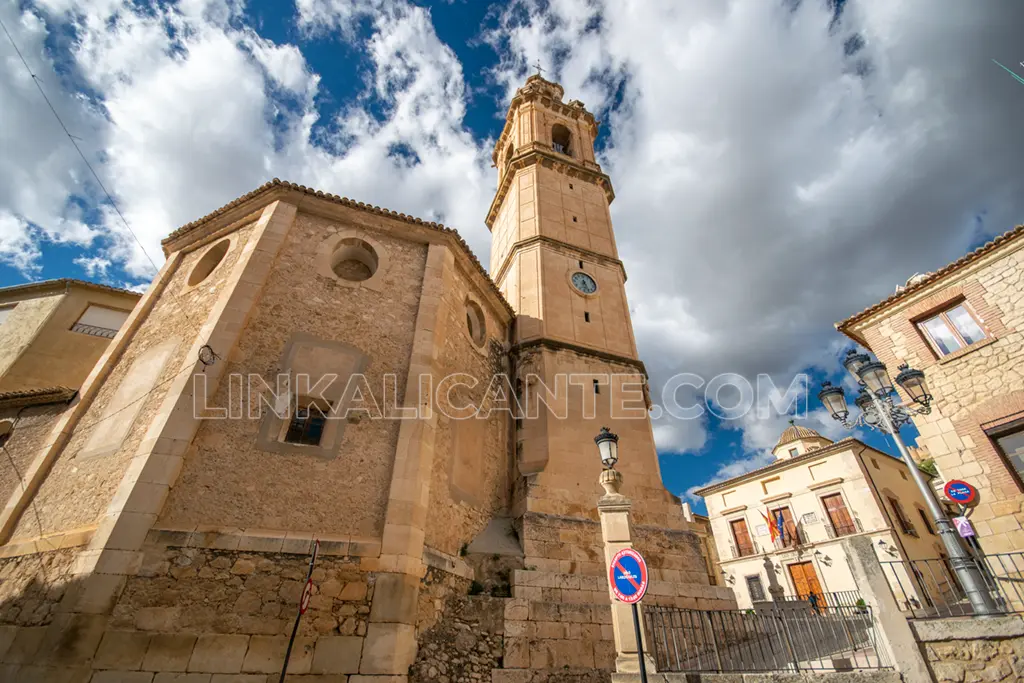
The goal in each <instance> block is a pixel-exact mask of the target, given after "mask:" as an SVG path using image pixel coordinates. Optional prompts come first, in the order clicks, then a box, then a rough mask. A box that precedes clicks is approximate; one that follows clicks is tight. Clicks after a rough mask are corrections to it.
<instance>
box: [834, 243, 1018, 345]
mask: <svg viewBox="0 0 1024 683" xmlns="http://www.w3.org/2000/svg"><path fill="white" fill-rule="evenodd" d="M1022 237H1024V225H1018V226H1017V227H1016V228H1014V229H1013V230H1009V231H1007V232H1004V233H1003V234H1002V235H999V236H998V237H996V238H995V239H993V240H992V241H991V242H988V243H986V244H984V245H982V246H980V247H978V248H977V249H975V250H974V251H972V252H970V253H969V254H966V255H964V256H961V257H960V258H958V259H957V260H956V261H953V262H952V263H950V264H948V265H946V266H943V267H942V268H939V269H938V270H936V271H934V272H932V273H928V274H927V275H926V276H925V277H923V278H921V279H920V280H918V281H917V282H915V283H914V284H912V285H907V286H906V287H904V288H903V289H902V290H900V291H897V292H896V293H895V294H893V295H892V296H890V297H888V298H887V299H884V300H882V301H880V302H878V303H876V304H873V305H872V306H868V307H867V308H865V309H864V310H863V311H861V312H860V313H856V314H854V315H852V316H850V317H849V318H846V319H845V320H841V321H839V322H837V323H836V325H835V326H836V329H837V330H839V331H840V332H842V333H843V334H845V335H847V336H849V337H854V336H856V337H857V338H858V341H859V340H860V339H859V335H858V333H857V330H855V329H854V327H855V326H858V323H861V322H863V321H864V320H867V319H868V318H870V317H871V316H872V315H874V314H876V313H880V312H888V311H889V309H890V308H891V307H893V306H894V305H895V304H897V303H899V302H904V301H908V300H910V299H911V297H912V295H914V294H918V293H922V292H925V291H926V290H927V291H932V290H934V289H937V288H939V287H942V286H944V283H945V282H947V280H946V278H947V277H950V276H952V275H954V274H956V273H958V272H960V271H962V270H963V269H964V268H966V267H967V266H970V265H973V264H975V263H977V262H978V261H979V260H981V259H982V258H984V257H985V256H989V255H990V254H993V253H994V252H995V251H996V250H1001V248H1002V247H1005V246H1007V245H1012V247H1013V248H1015V249H1016V248H1021V247H1022V246H1024V243H1016V244H1013V243H1014V242H1016V241H1017V240H1018V239H1020V238H1022Z"/></svg>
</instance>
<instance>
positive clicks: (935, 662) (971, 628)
mask: <svg viewBox="0 0 1024 683" xmlns="http://www.w3.org/2000/svg"><path fill="white" fill-rule="evenodd" d="M911 628H912V630H913V632H914V635H915V637H916V638H917V640H918V642H919V643H920V645H921V650H922V652H923V653H924V657H925V660H926V661H927V664H928V669H929V670H930V671H931V674H932V677H933V678H934V680H935V681H936V683H981V682H985V683H998V682H999V681H1020V680H1024V619H1022V618H1021V617H1019V616H1017V617H994V618H988V619H974V618H969V617H964V618H959V619H935V620H929V621H921V620H919V621H912V622H911Z"/></svg>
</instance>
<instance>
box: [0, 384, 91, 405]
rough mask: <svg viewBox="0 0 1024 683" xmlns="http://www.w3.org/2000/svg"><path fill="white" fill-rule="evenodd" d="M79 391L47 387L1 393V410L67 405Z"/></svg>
mask: <svg viewBox="0 0 1024 683" xmlns="http://www.w3.org/2000/svg"><path fill="white" fill-rule="evenodd" d="M77 393H78V391H77V390H75V389H69V388H68V387H46V388H45V389H24V390H19V391H5V392H3V393H0V408H19V407H28V406H40V405H46V404H49V403H67V402H69V401H70V400H71V399H72V398H74V397H75V394H77Z"/></svg>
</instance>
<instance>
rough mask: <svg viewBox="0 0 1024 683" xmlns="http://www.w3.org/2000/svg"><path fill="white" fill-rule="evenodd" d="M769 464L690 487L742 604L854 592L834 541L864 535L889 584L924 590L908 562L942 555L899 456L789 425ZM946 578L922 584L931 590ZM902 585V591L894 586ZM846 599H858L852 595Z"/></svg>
mask: <svg viewBox="0 0 1024 683" xmlns="http://www.w3.org/2000/svg"><path fill="white" fill-rule="evenodd" d="M772 453H773V455H774V456H775V462H773V463H772V464H770V465H767V466H765V467H762V468H760V469H756V470H754V471H752V472H748V473H746V474H743V475H740V476H738V477H734V478H732V479H729V480H727V481H722V482H718V483H716V484H712V485H711V486H707V487H705V488H703V489H700V490H698V491H697V495H699V496H702V497H703V498H704V500H705V502H706V503H707V508H708V517H709V518H710V523H711V530H712V534H713V535H714V540H715V544H716V546H717V549H718V556H719V562H720V567H721V576H722V579H723V582H724V584H725V585H726V586H729V587H731V588H732V589H733V591H734V592H735V594H736V601H737V603H738V604H739V606H740V607H741V608H748V607H752V606H754V605H755V604H756V603H759V602H762V601H765V600H771V599H773V598H775V599H781V598H783V597H784V596H798V597H800V598H804V599H807V598H809V596H810V595H811V594H814V595H816V596H817V597H818V598H819V599H822V600H826V601H828V600H832V599H834V596H843V595H846V596H850V595H852V593H851V592H852V591H856V589H857V586H856V585H855V584H854V580H853V576H852V574H851V572H850V569H849V567H848V565H847V561H846V556H845V552H844V550H843V547H842V544H841V542H840V541H841V539H843V538H845V537H851V536H858V535H865V536H869V537H870V538H871V540H872V544H873V545H874V547H875V552H876V554H877V555H878V559H879V560H880V561H881V562H883V563H886V562H888V563H892V564H890V565H887V568H888V569H889V570H890V571H887V576H888V577H890V580H891V581H894V582H896V581H899V582H902V583H904V584H906V586H907V588H908V589H904V590H903V592H904V593H905V594H907V595H908V596H909V597H910V599H912V600H913V599H917V596H922V597H921V598H920V599H921V600H922V601H923V600H924V597H923V594H924V592H923V591H916V590H914V587H915V582H914V581H911V580H910V577H907V576H906V575H905V566H906V565H904V564H896V563H900V562H904V561H906V560H919V559H925V558H941V557H944V555H943V551H942V543H941V541H940V540H939V537H938V536H937V535H936V530H935V528H934V525H933V523H932V521H931V519H930V517H929V515H928V512H927V507H926V503H925V501H924V499H923V498H922V496H921V494H920V492H919V491H918V489H917V487H916V486H915V485H914V480H913V478H912V477H911V476H910V473H909V472H908V471H907V466H906V465H905V464H904V463H903V461H901V460H897V459H896V458H894V457H892V456H890V455H888V454H886V453H883V452H882V451H878V450H875V449H874V448H872V447H870V446H868V445H867V444H864V443H862V442H861V441H858V440H857V439H853V438H848V439H843V440H841V441H837V442H833V441H831V440H830V439H827V438H825V437H823V436H822V435H821V434H819V433H818V432H816V431H814V430H813V429H808V428H806V427H802V426H799V425H793V424H791V425H790V426H789V427H788V428H786V430H785V431H783V433H782V435H781V436H780V437H779V441H778V443H777V444H776V446H775V448H774V449H773V450H772ZM950 578H951V577H946V576H941V577H937V579H936V580H934V581H933V580H932V579H927V578H926V577H917V579H918V581H920V580H927V581H928V583H929V584H935V585H930V586H929V588H930V589H931V592H930V593H929V594H931V595H936V594H941V593H942V591H943V588H944V587H946V586H947V585H948V586H952V585H953V584H952V581H951V580H950V581H947V579H950ZM901 588H902V587H901ZM852 599H853V600H855V599H856V597H855V596H854V597H853V598H852Z"/></svg>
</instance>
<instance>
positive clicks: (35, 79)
mask: <svg viewBox="0 0 1024 683" xmlns="http://www.w3.org/2000/svg"><path fill="white" fill-rule="evenodd" d="M0 28H3V30H4V33H5V34H6V35H7V40H9V41H11V47H13V48H14V51H15V52H16V53H17V54H18V59H20V60H21V63H22V64H24V65H25V70H26V71H28V75H29V76H31V77H32V82H33V83H35V86H36V89H37V90H39V94H40V95H42V96H43V100H45V101H46V106H48V107H49V108H50V111H51V112H53V116H54V118H56V119H57V123H59V124H60V127H61V129H62V130H63V131H64V134H65V135H67V136H68V140H70V141H71V144H72V145H74V147H75V151H76V152H78V156H80V157H82V161H83V162H85V166H86V168H88V169H89V172H90V173H92V177H93V178H95V179H96V184H97V185H99V188H100V189H101V190H103V194H104V195H106V197H107V201H108V202H110V206H111V207H113V209H114V211H115V212H116V213H117V216H118V218H120V219H121V222H122V223H124V227H125V229H127V230H128V233H129V234H130V235H131V236H132V237H133V238H135V242H136V243H137V244H138V245H139V249H141V250H142V253H143V255H145V257H146V259H147V260H148V261H149V263H150V265H151V266H153V270H154V271H155V272H157V273H159V272H160V268H159V267H158V266H157V265H156V261H154V260H153V258H152V257H151V256H150V255H149V252H148V251H146V247H145V245H143V244H142V240H140V239H139V236H138V235H136V234H135V231H134V230H132V226H130V225H129V224H128V220H127V219H126V218H125V217H124V214H122V213H121V209H119V208H118V207H117V202H115V201H114V198H113V197H112V196H111V194H110V192H108V191H107V188H106V186H104V185H103V181H102V180H100V176H99V174H98V173H96V170H95V169H94V168H93V167H92V164H90V163H89V159H88V158H87V157H86V156H85V153H84V152H82V148H81V147H79V146H78V142H76V140H77V139H79V138H76V137H75V136H74V135H72V134H71V132H70V131H69V130H68V128H67V126H65V125H64V121H63V120H61V118H60V114H58V113H57V110H56V109H55V108H54V106H53V104H52V103H51V102H50V98H49V97H47V96H46V91H44V90H43V86H42V85H41V84H40V83H39V77H38V76H36V75H35V74H34V73H33V72H32V67H30V66H29V64H28V62H27V61H26V60H25V56H24V55H22V54H21V50H19V49H18V44H17V43H15V42H14V37H13V36H12V35H11V33H10V31H8V30H7V26H6V25H5V24H4V22H3V21H2V20H0ZM168 293H170V294H171V296H172V297H173V298H174V301H175V303H177V304H178V308H179V309H181V314H182V315H183V316H185V319H186V320H188V324H189V325H191V326H193V327H195V323H193V322H192V319H191V318H189V316H188V311H186V310H185V307H184V306H183V305H182V304H181V301H180V300H179V299H178V296H177V295H176V294H174V292H171V291H169V292H168Z"/></svg>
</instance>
